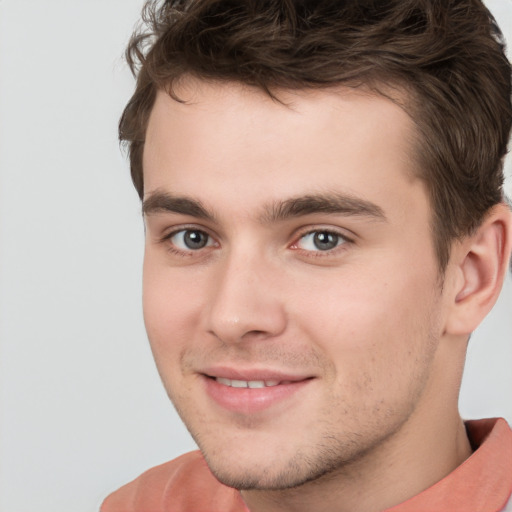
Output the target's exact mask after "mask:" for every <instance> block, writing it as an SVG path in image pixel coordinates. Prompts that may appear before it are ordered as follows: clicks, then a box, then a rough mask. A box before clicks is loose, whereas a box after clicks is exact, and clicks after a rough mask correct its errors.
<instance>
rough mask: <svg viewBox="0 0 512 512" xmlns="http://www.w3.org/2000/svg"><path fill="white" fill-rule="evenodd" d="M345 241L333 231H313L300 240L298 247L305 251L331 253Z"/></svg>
mask: <svg viewBox="0 0 512 512" xmlns="http://www.w3.org/2000/svg"><path fill="white" fill-rule="evenodd" d="M345 241H346V240H345V239H344V238H343V237H342V236H341V235H340V234H338V233H334V232H332V231H311V233H307V234H305V235H304V236H302V237H301V238H300V240H299V241H298V242H297V247H298V248H299V249H303V250H305V251H330V250H331V249H335V248H336V247H338V246H339V245H341V244H343V243H345Z"/></svg>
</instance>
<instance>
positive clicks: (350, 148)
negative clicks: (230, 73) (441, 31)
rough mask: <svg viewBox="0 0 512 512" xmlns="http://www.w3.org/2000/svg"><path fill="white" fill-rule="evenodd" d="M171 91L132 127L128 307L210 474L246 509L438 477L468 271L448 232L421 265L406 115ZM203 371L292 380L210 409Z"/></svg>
mask: <svg viewBox="0 0 512 512" xmlns="http://www.w3.org/2000/svg"><path fill="white" fill-rule="evenodd" d="M177 92H178V95H179V96H180V97H181V98H182V99H185V100H186V103H184V104H183V103H178V102H176V101H174V100H172V99H171V98H170V97H169V96H167V95H166V94H164V93H159V95H158V97H157V100H156V104H155V106H154V109H153V111H152V114H151V118H150V121H149V126H148V130H147V138H146V146H145V152H144V187H145V196H144V210H145V224H146V247H145V261H144V317H145V322H146V328H147V332H148V336H149V339H150V343H151V347H152V350H153V354H154V357H155V360H156V364H157V367H158V370H159V373H160V375H161V378H162V381H163V383H164V385H165V388H166V390H167V392H168V394H169V396H170V398H171V400H172V401H173V403H174V404H175V406H176V408H177V410H178V412H179V414H180V415H181V417H182V419H183V421H184V422H185V424H186V425H187V427H188V429H189V430H190V432H191V434H192V435H193V437H194V439H195V440H196V442H197V443H198V445H199V447H200V448H201V450H202V451H203V454H204V455H205V458H206V460H207V462H208V464H209V466H210V468H211V470H212V472H213V473H214V474H215V476H216V477H217V478H218V479H219V480H220V481H222V482H224V483H226V484H227V485H230V486H233V487H236V488H239V489H242V496H243V498H244V500H245V501H246V503H247V504H248V506H249V507H250V509H251V511H252V512H259V511H263V510H265V511H267V512H271V511H286V510H294V511H302V510H304V511H306V510H309V511H310V510H316V511H328V510H336V511H338V512H340V511H345V510H347V511H349V510H350V511H355V510H358V511H376V510H382V509H384V508H386V507H389V506H392V505H394V504H397V503H400V502H402V501H404V500H406V499H407V498H409V497H411V496H413V495H415V494H417V493H418V492H420V491H421V490H423V489H425V488H427V487H428V486H430V485H432V484H433V483H435V482H436V481H438V480H440V479H441V478H443V477H444V476H445V475H446V474H448V473H449V472H450V471H452V470H453V469H454V468H455V467H456V466H457V465H459V464H460V463H461V462H462V461H463V460H465V458H467V457H468V456H469V454H470V452H471V450H470V446H469V443H468V440H467V437H466V434H465V430H464V427H463V424H462V422H461V420H460V417H459V415H458V412H457V395H458V388H459V384H460V378H461V374H462V368H463V363H464V355H465V349H466V343H467V338H468V332H470V331H469V330H468V329H469V327H468V321H466V320H465V319H466V317H467V318H469V317H474V316H475V314H474V310H471V308H469V307H468V306H466V309H465V310H463V308H462V306H461V304H467V302H468V300H469V299H467V297H469V296H471V294H472V293H473V292H474V290H473V289H471V287H470V286H469V285H470V284H471V283H473V284H474V286H473V288H475V289H480V288H479V287H480V284H479V283H480V280H479V276H481V275H483V271H480V268H481V266H479V261H480V260H479V259H478V257H476V256H475V257H474V258H472V259H471V261H470V262H469V263H464V265H466V267H467V268H469V269H470V270H471V269H473V270H474V271H473V273H471V272H467V273H466V272H465V269H466V267H464V266H463V265H462V264H461V262H467V261H468V258H467V254H468V252H469V249H468V246H467V245H464V244H461V245H460V247H459V246H458V247H456V248H455V249H454V251H452V260H451V262H450V264H449V265H448V268H447V270H446V272H445V274H444V275H443V276H442V277H441V276H440V275H439V270H438V265H437V260H436V257H435V253H434V247H433V242H432V236H431V230H430V221H431V208H430V205H429V202H428V199H427V195H426V192H425V188H424V186H423V184H422V182H421V181H420V180H418V179H416V178H414V172H413V171H414V165H415V164H414V160H413V158H412V157H411V155H413V149H412V141H413V140H414V125H413V123H412V121H411V119H410V118H409V117H408V116H407V114H406V113H405V112H404V111H403V110H401V109H400V108H399V107H398V106H397V105H395V104H394V103H392V102H391V101H389V100H388V99H385V98H383V97H380V96H375V95H371V94H367V93H365V92H363V91H354V90H348V89H343V88H339V89H337V90H322V91H314V92H311V91H310V92H305V91H302V92H288V91H281V92H280V93H279V98H280V99H281V100H282V101H284V103H285V104H286V105H283V104H281V103H278V102H275V101H273V100H271V99H270V98H269V97H267V96H266V95H264V94H263V93H262V92H260V91H257V90H254V89H251V88H248V87H243V86H241V85H237V84H230V83H222V84H219V83H210V84H206V83H203V82H200V81H197V80H193V79H187V80H185V81H184V82H182V83H181V84H180V86H179V88H178V91H177ZM313 195H314V196H315V197H316V198H317V199H318V200H317V201H316V203H315V202H314V201H313V202H312V201H311V196H313ZM304 196H307V198H306V200H303V202H302V204H304V203H306V204H307V208H300V207H297V204H298V203H297V201H296V198H298V197H302V198H304ZM294 200H295V201H294ZM308 201H309V203H308ZM333 203H336V204H333ZM290 204H293V205H295V206H294V207H290ZM319 204H321V205H322V206H323V207H324V208H323V211H318V205H319ZM283 205H284V206H283ZM326 205H327V207H326ZM340 207H341V208H340ZM502 217H503V215H502ZM495 224H496V223H494V224H493V226H494V225H495ZM185 230H189V231H185ZM191 232H193V234H194V235H195V236H196V239H197V236H202V237H204V238H202V240H203V242H204V241H206V245H205V246H204V247H202V248H201V247H200V248H190V247H189V246H187V245H186V243H185V242H186V240H185V239H184V237H183V236H184V235H185V234H190V233H191ZM198 232H200V233H204V235H198ZM498 232H500V233H503V232H504V229H501V231H500V229H499V228H494V231H493V233H498ZM315 233H316V234H319V233H320V234H322V233H323V234H324V235H323V236H324V237H325V236H328V235H329V234H330V237H331V238H330V240H331V241H334V245H336V246H335V247H333V248H331V249H328V250H325V246H320V248H319V246H318V244H317V245H315V239H314V235H315ZM497 236H499V233H498V234H497V235H496V236H495V237H494V238H493V236H492V234H491V235H489V237H488V238H489V239H490V240H491V242H489V243H492V240H494V239H495V238H496V237H497ZM496 244H499V242H496ZM504 247H505V248H504V249H502V252H504V251H505V250H506V248H507V247H508V246H506V245H505V246H504ZM471 263H472V264H473V266H471V265H470V264H471ZM489 273H492V272H491V271H489ZM495 274H497V276H498V277H497V278H496V279H498V280H499V275H501V274H500V273H499V272H498V273H496V272H495ZM468 275H469V276H470V277H471V276H473V278H474V279H473V280H471V279H466V276H468ZM487 302H489V303H490V302H492V299H490V300H488V301H487ZM486 307H489V308H490V306H488V305H486ZM461 311H463V312H462V313H461ZM464 315H466V316H464ZM219 367H222V368H226V367H227V368H229V369H230V371H231V370H233V369H234V370H236V371H240V372H241V373H242V374H244V372H248V371H256V372H260V373H261V372H262V371H266V372H270V373H272V372H278V373H285V374H287V375H293V376H297V377H300V378H301V379H306V378H307V381H305V383H304V385H302V386H300V387H299V388H300V389H298V390H297V391H295V392H293V393H291V394H290V395H289V396H288V395H287V396H285V398H284V399H282V400H277V401H276V402H275V403H272V404H271V405H270V406H269V407H264V408H263V409H262V410H254V408H252V409H251V407H249V406H247V409H244V407H243V406H240V405H238V406H237V407H238V408H235V410H228V409H226V408H225V407H223V406H222V405H219V403H217V402H216V401H215V400H214V399H213V398H212V397H211V395H210V394H209V393H208V392H207V386H208V380H209V377H207V375H209V376H211V374H212V373H215V371H217V369H218V368H219ZM212 369H213V370H212ZM214 376H215V375H214ZM210 383H211V379H210Z"/></svg>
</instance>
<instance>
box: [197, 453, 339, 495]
mask: <svg viewBox="0 0 512 512" xmlns="http://www.w3.org/2000/svg"><path fill="white" fill-rule="evenodd" d="M203 455H204V457H205V460H206V462H207V464H208V467H209V468H210V471H211V472H212V473H213V475H214V476H215V477H216V478H217V480H219V482H221V483H223V484H224V485H227V486H228V487H233V488H235V489H239V490H245V491H249V490H260V491H264V490H267V491H270V490H273V491H279V490H285V489H293V488H296V487H300V486H301V485H304V484H306V483H309V482H313V481H316V480H318V479H321V478H324V477H327V476H328V475H330V474H331V473H334V472H336V471H337V470H340V469H341V467H343V466H344V465H345V461H344V460H343V458H340V457H333V454H332V452H331V453H330V454H329V456H327V455H324V456H322V455H320V454H317V456H316V457H315V458H314V459H310V458H309V457H307V456H303V455H302V454H300V453H296V454H294V455H293V456H292V457H285V456H283V455H281V456H280V457H279V462H277V463H276V457H275V455H276V454H275V453H274V454H270V455H269V456H268V458H267V460H262V459H261V458H260V460H243V459H241V458H240V457H238V458H237V460H236V461H234V460H232V459H230V458H228V457H224V456H223V457H222V458H219V457H216V456H212V455H209V454H208V452H204V451H203ZM228 456H232V452H231V453H229V452H228Z"/></svg>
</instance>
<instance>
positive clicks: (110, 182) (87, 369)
mask: <svg viewBox="0 0 512 512" xmlns="http://www.w3.org/2000/svg"><path fill="white" fill-rule="evenodd" d="M141 5H142V1H141V0H82V1H78V0H48V1H41V0H0V172H1V174H0V240H1V246H0V262H1V266H0V418H1V423H0V512H36V511H37V512H90V511H95V510H97V509H98V507H99V504H100V502H101V500H102V498H103V497H104V496H105V495H106V494H108V493H109V492H110V491H111V490H113V489H115V488H117V487H119V486H120V485H121V484H123V483H125V482H127V481H128V480H130V479H132V478H134V477H135V476H137V475H138V474H140V473H141V472H142V471H143V470H145V469H146V468H148V467H150V466H153V465H155V464H158V463H160V462H164V461H166V460H168V459H170V458H172V457H174V456H176V455H178V454H179V453H182V452H184V451H187V450H189V449H191V448H193V442H192V441H191V440H190V438H189V437H188V434H187V433H186V431H185V429H184V427H183V426H182V425H181V422H180V421H179V419H178V418H177V416H176V414H175V412H174V411H173V409H172V407H171V405H170V403H169V402H168V400H167V398H166V396H165V393H164V391H163V389H162V387H161V385H160V382H159V379H158V376H157V373H156V370H155V368H154V365H153V362H152V358H151V354H150V351H149V348H148V344H147V341H146V336H145V333H144V328H143V323H142V315H141V304H140V302H141V299H140V296H141V277H140V274H141V261H142V243H143V232H142V221H141V217H140V214H139V208H140V206H139V202H138V198H137V196H136V194H135V192H134V190H133V189H132V185H131V182H130V179H129V173H128V165H127V163H126V162H125V160H124V158H123V157H122V156H121V154H120V152H119V148H118V144H117V138H116V135H117V134H116V129H117V121H118V118H119V115H120V113H121V110H122V108H123V105H124V104H125V102H126V101H127V99H128V97H129V95H130V92H131V90H132V85H133V83H132V79H131V77H130V75H129V73H128V71H127V69H126V66H125V64H124V63H123V61H122V53H123V49H124V46H125V44H126V42H127V39H128V37H129V35H130V33H131V30H132V28H133V25H134V23H135V21H136V20H137V19H138V15H139V11H140V7H141ZM489 5H490V7H491V8H492V9H493V10H494V12H495V13H496V15H497V17H498V20H499V22H500V24H501V25H502V28H503V29H504V31H505V32H506V33H508V39H509V40H511V41H512V2H510V0H495V1H492V2H491V1H489ZM510 164H511V163H510V162H508V167H507V168H508V171H507V172H508V174H511V165H510ZM511 185H512V184H511V182H510V180H509V182H508V185H507V187H508V192H509V194H510V193H512V186H511ZM511 332H512V283H511V282H510V278H509V280H508V282H507V285H506V288H505V290H504V293H503V295H502V297H501V299H500V302H499V304H498V305H497V307H496V308H495V310H494V312H493V313H492V315H491V316H490V317H489V319H488V320H487V321H486V322H485V324H484V325H483V326H482V327H481V329H480V330H479V331H478V333H477V334H475V336H474V338H473V339H472V341H471V346H470V350H469V357H468V366H467V372H466V375H465V378H464V384H463V390H462V398H461V409H462V412H463V414H464V415H465V416H466V417H480V416H493V415H500V416H505V417H506V418H507V419H508V420H509V421H512V371H511V367H512V343H511V341H512V335H511Z"/></svg>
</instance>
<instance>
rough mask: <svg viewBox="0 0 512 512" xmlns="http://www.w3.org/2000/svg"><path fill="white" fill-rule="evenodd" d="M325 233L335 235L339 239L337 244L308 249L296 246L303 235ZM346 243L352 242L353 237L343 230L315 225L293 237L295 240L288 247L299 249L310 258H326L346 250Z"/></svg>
mask: <svg viewBox="0 0 512 512" xmlns="http://www.w3.org/2000/svg"><path fill="white" fill-rule="evenodd" d="M315 233H316V234H320V233H322V234H327V235H334V236H335V237H337V238H338V239H339V240H338V242H339V243H338V244H337V245H336V246H335V247H333V248H332V249H326V250H320V249H318V250H316V251H314V250H308V249H301V248H300V247H298V244H299V243H300V241H301V240H303V239H304V238H305V237H307V236H309V235H314V234H315ZM348 244H354V239H352V238H350V237H348V236H347V235H346V234H345V233H344V232H343V233H342V232H340V231H338V230H336V229H332V228H322V227H317V228H313V229H311V228H310V229H308V230H307V231H303V232H301V233H300V234H299V235H298V236H297V238H296V239H295V241H294V242H293V243H292V244H291V245H290V246H289V247H290V249H293V250H295V251H301V252H302V253H303V254H307V257H310V258H326V257H329V256H334V255H337V254H338V253H339V252H341V251H345V250H347V247H346V246H347V245H348Z"/></svg>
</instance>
